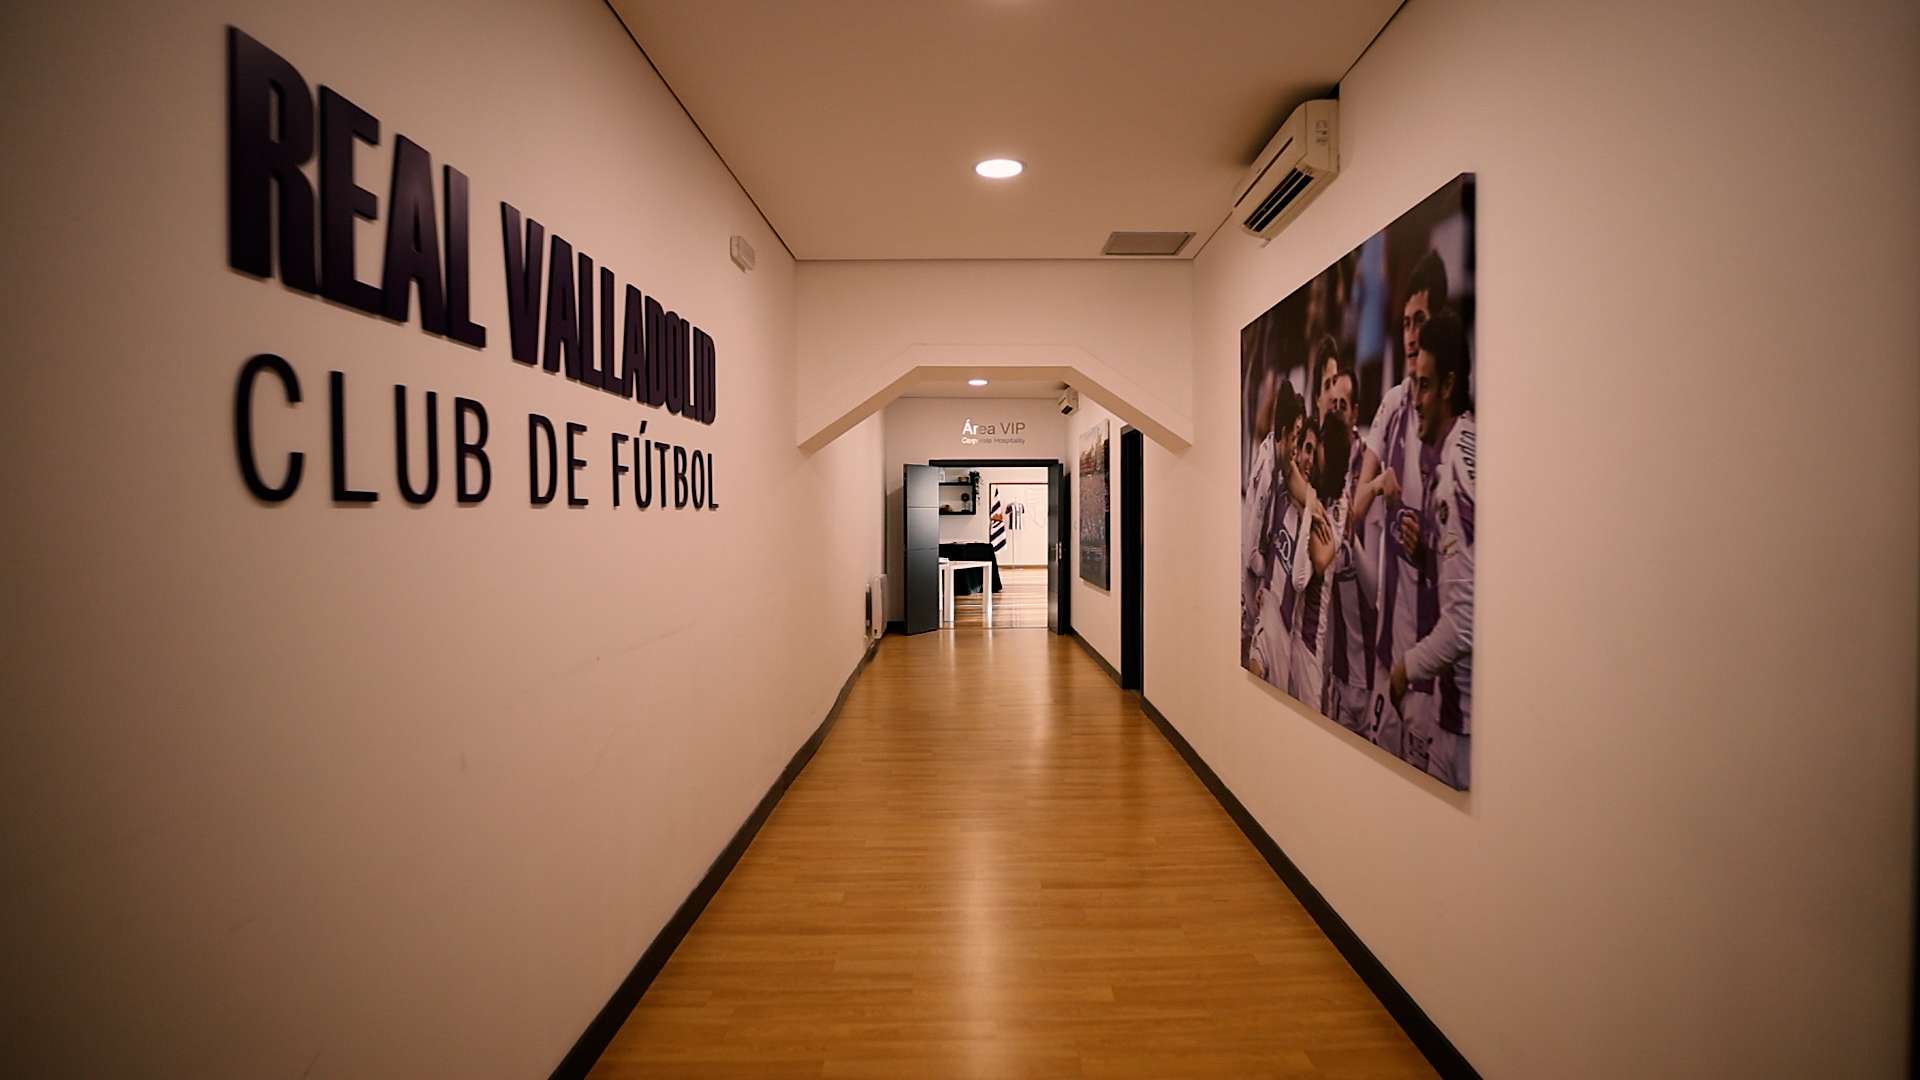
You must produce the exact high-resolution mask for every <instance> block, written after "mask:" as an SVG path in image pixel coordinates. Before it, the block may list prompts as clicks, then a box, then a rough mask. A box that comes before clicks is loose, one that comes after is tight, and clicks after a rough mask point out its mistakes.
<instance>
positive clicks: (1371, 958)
mask: <svg viewBox="0 0 1920 1080" xmlns="http://www.w3.org/2000/svg"><path fill="white" fill-rule="evenodd" d="M1073 637H1074V640H1075V641H1078V642H1079V643H1080V647H1081V648H1083V649H1085V650H1087V655H1088V656H1091V657H1093V662H1094V663H1096V664H1099V665H1100V667H1101V669H1102V670H1104V671H1105V672H1106V673H1107V675H1108V676H1110V677H1111V678H1112V679H1113V681H1114V684H1115V685H1119V682H1120V673H1119V672H1118V671H1115V670H1114V669H1113V665H1112V664H1109V663H1107V660H1106V657H1103V656H1101V655H1100V654H1099V653H1098V652H1097V651H1095V650H1094V647H1093V645H1092V644H1090V643H1089V642H1088V641H1087V639H1086V638H1083V637H1081V636H1080V631H1078V630H1075V631H1074V632H1073ZM1140 711H1141V712H1143V713H1146V714H1147V719H1149V720H1151V721H1153V726H1154V727H1156V728H1159V729H1160V734H1161V735H1162V736H1164V737H1165V738H1166V740H1167V742H1168V743H1169V744H1171V745H1172V746H1173V748H1174V750H1176V751H1178V752H1179V754H1180V758H1181V760H1183V761H1185V762H1186V763H1187V767H1188V768H1190V769H1192V770H1193V774H1194V775H1195V776H1197V777H1199V778H1200V782H1201V783H1202V784H1205V785H1206V787H1207V790H1208V791H1210V792H1212V793H1213V797H1214V799H1215V800H1217V801H1218V802H1219V803H1220V807H1221V809H1223V810H1225V811H1226V812H1227V816H1228V817H1230V818H1232V819H1233V823H1234V824H1235V825H1238V826H1240V831H1241V832H1243V833H1245V834H1246V837H1247V839H1248V840H1250V841H1252V842H1253V847H1254V850H1255V851H1258V852H1259V853H1260V856H1261V858H1264V859H1266V860H1267V865H1268V866H1270V867H1272V868H1273V872H1274V873H1275V874H1277V875H1279V877H1280V880H1281V881H1282V882H1284V883H1286V886H1287V888H1288V889H1289V890H1291V891H1292V892H1293V895H1294V898H1295V899H1297V900H1299V901H1300V906H1301V907H1303V908H1305V909H1306V910H1307V914H1308V915H1311V916H1313V921H1314V923H1315V924H1317V925H1318V926H1319V927H1320V932H1321V933H1323V934H1325V935H1327V940H1328V941H1331V942H1333V947H1334V948H1335V949H1338V950H1339V951H1340V955H1341V956H1343V957H1345V958H1346V961H1347V963H1348V964H1349V965H1350V966H1352V968H1353V970H1354V973H1355V974H1357V975H1359V976H1360V981H1361V982H1363V983H1366V984H1367V989H1369V990H1371V991H1373V996H1374V997H1377V998H1379V999H1380V1004H1381V1005H1383V1006H1385V1007H1386V1010H1387V1014H1388V1015H1389V1016H1392V1017H1393V1019H1394V1021H1395V1022H1396V1023H1398V1024H1399V1025H1400V1028H1401V1030H1403V1031H1405V1032H1406V1033H1407V1038H1409V1039H1411V1040H1413V1045H1414V1047H1415V1048H1416V1049H1418V1050H1419V1051H1420V1052H1421V1053H1422V1054H1424V1055H1426V1059H1427V1062H1428V1063H1429V1064H1431V1065H1432V1066H1433V1069H1434V1071H1435V1072H1437V1073H1439V1074H1440V1075H1441V1076H1443V1077H1447V1078H1449V1080H1454V1078H1458V1080H1479V1078H1480V1074H1479V1073H1477V1072H1475V1071H1474V1069H1473V1066H1472V1065H1471V1064H1469V1063H1468V1061H1467V1059H1466V1057H1465V1056H1464V1055H1462V1054H1461V1053H1460V1051H1459V1050H1458V1049H1456V1048H1455V1047H1454V1045H1453V1043H1452V1042H1451V1041H1450V1040H1448V1038H1447V1036H1446V1035H1445V1033H1443V1032H1442V1031H1441V1030H1440V1028H1439V1027H1438V1026H1436V1025H1435V1024H1434V1022H1433V1020H1432V1019H1430V1018H1429V1017H1428V1016H1427V1014H1426V1011H1425V1010H1423V1009H1421V1008H1420V1005H1419V1003H1418V1002H1416V1001H1414V1000H1413V995H1412V994H1409V993H1407V989H1406V987H1404V986H1401V985H1400V980H1398V979H1396V978H1394V977H1393V973H1392V972H1390V971H1388V970H1387V968H1386V965H1385V964H1382V963H1381V962H1380V958H1379V957H1377V956H1375V955H1373V950H1372V949H1369V948H1367V944H1366V942H1364V941H1361V940H1360V935H1358V934H1356V933H1354V932H1353V927H1351V926H1348V925H1347V921H1346V920H1345V919H1343V918H1341V917H1340V913H1339V912H1337V911H1335V910H1334V909H1333V905H1332V904H1330V903H1328V902H1327V898H1326V897H1324V896H1322V895H1320V890H1319V889H1316V888H1314V887H1313V882H1311V881H1308V880H1307V875H1305V874H1303V873H1301V872H1300V868H1299V867H1298V866H1295V865H1294V863H1293V860H1292V859H1289V858H1287V853H1286V852H1284V851H1281V850H1280V845H1279V844H1277V843H1274V840H1273V837H1271V836H1269V835H1267V830H1266V829H1264V828H1262V827H1261V825H1260V823H1259V822H1258V821H1255V820H1254V817H1253V815H1252V814H1250V813H1248V812H1247V808H1246V807H1245V806H1244V805H1242V804H1241V802H1240V800H1239V798H1238V797H1237V796H1235V795H1234V793H1233V791H1232V790H1231V789H1230V788H1228V787H1227V785H1226V783H1225V782H1223V781H1222V780H1221V779H1220V776H1219V774H1218V773H1216V772H1214V771H1213V768H1212V767H1211V766H1209V765H1208V764H1207V763H1206V760H1205V759H1204V758H1202V757H1201V756H1200V755H1199V753H1197V752H1196V751H1195V750H1194V748H1193V745H1192V744H1191V743H1189V742H1187V740H1186V737H1185V736H1183V735H1181V734H1180V732H1179V729H1177V728H1175V727H1174V726H1173V724H1172V722H1171V721H1169V720H1168V719H1167V717H1166V714H1164V713H1162V712H1161V711H1160V710H1159V709H1156V708H1154V705H1153V702H1151V701H1148V700H1147V699H1146V698H1144V697H1142V698H1141V699H1140Z"/></svg>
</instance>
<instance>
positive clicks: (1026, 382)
mask: <svg viewBox="0 0 1920 1080" xmlns="http://www.w3.org/2000/svg"><path fill="white" fill-rule="evenodd" d="M1066 391H1067V384H1066V383H1063V382H1054V381H1050V380H1047V379H990V380H989V381H988V383H987V385H985V386H968V385H967V380H965V379H926V380H923V381H921V382H916V383H914V384H913V385H911V386H909V387H907V389H905V390H903V391H901V392H900V396H901V397H912V398H923V397H937V398H968V397H978V398H1048V399H1054V398H1058V397H1059V396H1060V395H1061V394H1064V393H1066Z"/></svg>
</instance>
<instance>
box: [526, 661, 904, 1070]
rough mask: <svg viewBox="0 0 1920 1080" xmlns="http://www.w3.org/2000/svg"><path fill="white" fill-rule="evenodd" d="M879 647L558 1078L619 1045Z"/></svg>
mask: <svg viewBox="0 0 1920 1080" xmlns="http://www.w3.org/2000/svg"><path fill="white" fill-rule="evenodd" d="M878 645H879V642H877V641H873V642H868V643H867V651H866V653H865V654H864V655H862V656H861V657H860V662H859V663H858V664H855V665H854V668H853V674H851V675H848V676H847V681H846V683H845V684H844V685H842V686H841V687H840V696H839V697H837V698H835V699H834V701H833V708H831V709H828V710H827V717H826V719H824V720H822V721H820V726H819V727H817V728H815V729H814V731H813V734H812V735H809V736H808V737H807V741H806V742H804V743H801V744H800V749H798V750H796V751H794V752H793V759H792V760H791V761H789V762H787V767H786V768H785V769H782V770H781V772H780V777H779V779H777V780H775V781H774V782H773V786H772V787H770V788H768V789H767V793H766V794H765V795H764V796H762V797H761V799H760V804H759V805H758V806H756V807H754V808H753V813H751V814H749V815H747V820H746V821H745V822H743V823H742V824H741V826H740V828H739V830H738V831H736V832H735V833H734V834H733V839H732V840H730V841H728V842H727V846H726V847H725V848H723V849H721V852H720V855H719V857H718V858H716V859H714V860H713V865H712V866H709V867H707V873H706V876H705V877H702V878H701V879H700V883H699V884H698V885H695V886H694V887H693V891H692V892H691V893H689V894H687V898H686V900H684V901H682V902H681V904H680V907H679V909H678V910H677V911H675V912H674V913H673V918H671V919H668V920H667V925H665V926H663V927H661V928H660V932H659V933H658V934H656V935H654V938H653V943H652V944H650V945H648V946H647V951H646V952H643V953H641V954H640V961H639V962H638V963H636V964H634V965H633V970H632V971H630V972H628V973H627V977H626V978H625V979H624V980H622V981H621V983H620V986H619V988H618V989H616V990H615V991H614V992H613V997H612V998H611V999H609V1000H608V1001H607V1003H606V1005H605V1006H603V1007H602V1008H601V1009H600V1013H599V1015H597V1016H595V1017H594V1018H593V1022H592V1023H590V1024H588V1025H587V1030H585V1031H583V1032H581V1033H580V1038H579V1039H577V1040H575V1042H574V1044H573V1049H571V1050H568V1051H567V1056H566V1057H564V1058H561V1059H560V1064H558V1065H556V1066H554V1069H553V1080H572V1078H574V1077H584V1076H586V1075H587V1073H588V1072H590V1071H591V1070H592V1069H593V1065H594V1062H596V1061H599V1060H600V1055H601V1054H602V1053H604V1052H605V1051H606V1049H607V1044H609V1043H611V1042H613V1037H614V1035H616V1034H618V1033H619V1031H620V1025H622V1024H624V1023H626V1022H627V1017H628V1016H630V1015H632V1013H633V1009H634V1006H636V1005H638V1004H640V996H641V995H642V994H645V993H646V992H647V987H648V986H650V985H652V983H653V980H654V977H655V976H657V975H659V974H660V969H661V968H663V967H666V966H667V958H668V957H671V956H672V955H673V950H674V949H676V948H678V947H679V945H680V942H681V940H682V939H684V938H685V937H686V936H687V931H689V930H691V929H693V922H694V920H695V919H698V918H699V917H700V913H701V912H702V911H705V910H706V908H707V903H708V901H710V900H712V899H713V896H714V894H715V893H717V892H719V891H720V885H721V883H722V882H724V881H726V880H727V875H728V874H729V873H732V872H733V867H734V864H735V863H738V862H739V861H740V856H742V855H744V854H746V852H747V845H748V844H750V843H752V842H753V838H754V835H755V834H756V833H758V832H759V831H760V826H762V825H764V824H766V821H767V816H768V815H769V814H771V813H773V808H774V807H775V806H776V805H778V804H779V802H780V796H782V795H784V794H786V791H787V788H788V787H789V786H790V785H792V783H793V781H794V778H795V777H797V776H799V775H800V770H802V769H804V768H806V767H807V762H808V761H811V760H812V759H813V755H814V751H816V750H818V749H820V743H821V741H822V740H824V739H825V738H826V737H827V731H828V729H830V728H832V727H833V722H834V721H835V720H837V719H839V718H840V709H841V707H842V706H844V705H845V704H846V703H847V694H848V693H849V692H851V691H852V690H853V683H854V680H856V679H858V678H859V677H860V672H861V671H862V670H864V669H865V668H866V666H867V662H868V661H869V660H872V659H873V653H874V650H875V649H876V648H877V647H878Z"/></svg>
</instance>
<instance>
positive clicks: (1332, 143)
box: [1233, 99, 1340, 240]
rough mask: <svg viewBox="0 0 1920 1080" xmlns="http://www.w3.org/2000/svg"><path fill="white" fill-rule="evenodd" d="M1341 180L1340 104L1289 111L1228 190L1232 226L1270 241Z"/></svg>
mask: <svg viewBox="0 0 1920 1080" xmlns="http://www.w3.org/2000/svg"><path fill="white" fill-rule="evenodd" d="M1339 174H1340V103H1339V102H1337V101H1334V100H1332V99H1325V100H1320V101H1309V102H1306V103H1305V104H1303V105H1301V106H1300V107H1299V108H1297V109H1295V110H1293V115H1292V116H1289V117H1287V122H1286V123H1284V124H1281V125H1280V130H1279V131H1276V132H1274V133H1273V138H1272V139H1271V140H1269V141H1268V142H1267V147H1266V149H1264V150H1262V151H1260V156H1259V157H1257V158H1254V160H1253V165H1252V167H1250V168H1249V169H1247V175H1246V176H1244V177H1242V178H1241V180H1240V183H1239V184H1238V185H1237V186H1236V187H1235V188H1234V189H1233V190H1234V195H1235V198H1234V201H1233V220H1234V221H1235V222H1236V223H1237V224H1238V225H1239V226H1240V228H1241V229H1242V230H1243V231H1245V232H1247V233H1249V234H1251V235H1253V236H1257V237H1259V238H1260V239H1262V240H1271V239H1273V237H1274V234H1276V233H1278V232H1279V231H1280V230H1281V229H1284V228H1286V227H1287V223H1288V222H1290V221H1292V220H1293V219H1294V218H1296V217H1299V216H1300V211H1302V210H1304V209H1306V206H1307V204H1308V203H1310V202H1312V201H1313V200H1314V198H1315V197H1316V196H1318V195H1319V194H1320V189H1321V188H1324V187H1326V186H1327V184H1328V183H1330V182H1331V181H1332V180H1333V178H1334V177H1335V176H1338V175H1339Z"/></svg>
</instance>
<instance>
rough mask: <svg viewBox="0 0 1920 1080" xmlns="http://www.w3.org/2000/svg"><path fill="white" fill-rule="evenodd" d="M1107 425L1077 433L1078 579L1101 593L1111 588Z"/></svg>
mask: <svg viewBox="0 0 1920 1080" xmlns="http://www.w3.org/2000/svg"><path fill="white" fill-rule="evenodd" d="M1109 445H1110V444H1109V442H1108V439H1107V421H1105V420H1101V421H1099V422H1098V423H1096V424H1094V425H1093V426H1091V427H1089V428H1087V430H1085V431H1083V432H1081V433H1080V465H1079V473H1080V577H1081V579H1082V580H1084V581H1086V582H1088V583H1090V584H1093V585H1098V586H1100V587H1101V588H1103V589H1106V588H1111V587H1112V579H1113V566H1112V559H1111V557H1110V555H1109V547H1108V534H1109V529H1110V527H1111V524H1112V522H1111V520H1110V518H1111V509H1112V506H1113V497H1112V484H1111V480H1112V471H1111V469H1110V468H1109V460H1110V459H1109V456H1108V449H1109Z"/></svg>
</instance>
